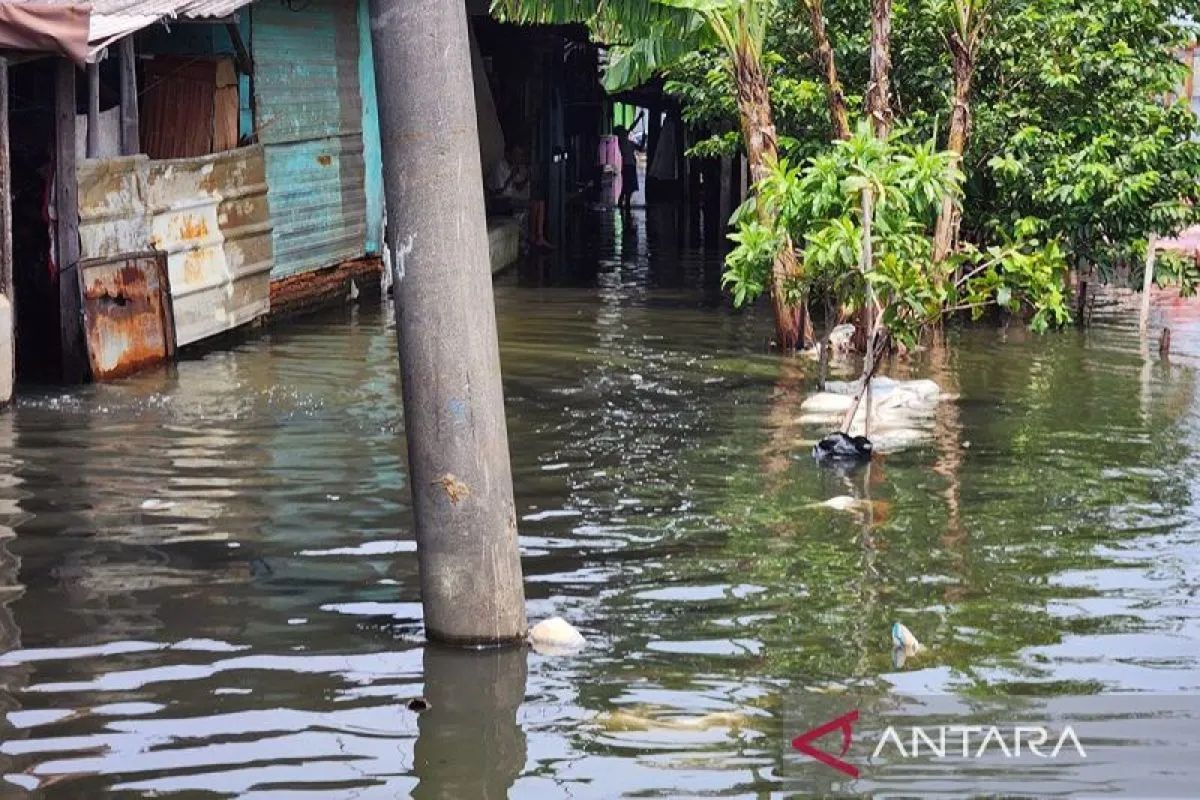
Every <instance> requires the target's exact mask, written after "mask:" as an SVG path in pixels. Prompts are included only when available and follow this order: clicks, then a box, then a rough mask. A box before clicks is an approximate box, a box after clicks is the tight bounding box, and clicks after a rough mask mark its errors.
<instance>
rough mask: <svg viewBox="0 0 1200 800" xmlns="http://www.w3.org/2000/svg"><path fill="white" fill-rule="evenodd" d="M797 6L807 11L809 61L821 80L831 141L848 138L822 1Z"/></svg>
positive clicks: (802, 1)
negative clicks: (810, 53) (811, 57)
mask: <svg viewBox="0 0 1200 800" xmlns="http://www.w3.org/2000/svg"><path fill="white" fill-rule="evenodd" d="M800 4H801V5H803V6H804V7H805V9H807V11H808V22H809V26H810V27H811V28H812V37H813V45H814V47H813V61H815V62H816V65H817V70H818V71H819V72H820V73H821V76H822V77H823V78H824V79H825V98H826V103H828V105H829V122H830V124H831V125H832V126H833V138H834V139H849V138H850V114H849V112H848V111H847V109H846V92H845V91H844V90H843V89H842V81H841V79H840V78H839V77H838V69H837V62H836V60H835V59H834V55H833V45H832V44H831V43H830V41H829V31H828V30H827V29H826V27H825V2H824V0H800Z"/></svg>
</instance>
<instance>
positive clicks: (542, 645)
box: [528, 617, 587, 656]
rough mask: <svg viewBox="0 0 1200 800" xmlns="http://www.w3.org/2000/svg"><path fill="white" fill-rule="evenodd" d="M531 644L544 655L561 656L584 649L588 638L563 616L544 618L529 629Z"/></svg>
mask: <svg viewBox="0 0 1200 800" xmlns="http://www.w3.org/2000/svg"><path fill="white" fill-rule="evenodd" d="M528 638H529V644H530V646H531V647H533V649H534V650H535V651H536V652H538V653H541V654H542V655H551V656H560V655H567V654H569V653H574V652H576V651H578V650H581V649H583V647H584V646H585V645H586V644H587V640H586V639H584V638H583V634H582V633H580V632H579V631H577V630H575V627H574V626H573V625H571V623H569V622H567V621H566V620H565V619H563V618H562V617H551V618H550V619H544V620H542V621H541V622H539V623H538V624H537V625H534V626H533V627H532V628H531V629H530V630H529V637H528Z"/></svg>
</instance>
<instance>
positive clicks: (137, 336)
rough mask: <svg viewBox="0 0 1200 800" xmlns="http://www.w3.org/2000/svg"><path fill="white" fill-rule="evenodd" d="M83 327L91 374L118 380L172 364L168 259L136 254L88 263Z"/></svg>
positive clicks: (83, 268)
mask: <svg viewBox="0 0 1200 800" xmlns="http://www.w3.org/2000/svg"><path fill="white" fill-rule="evenodd" d="M79 266H80V272H81V273H82V279H83V294H84V297H83V305H84V308H83V313H84V328H85V336H86V339H87V346H88V357H89V359H90V361H91V364H92V373H93V374H94V375H95V377H96V378H97V379H98V380H107V379H112V378H118V377H121V376H123V375H128V374H130V373H133V372H136V371H137V370H139V369H143V368H145V367H148V366H150V365H153V364H158V363H161V362H163V361H166V360H167V359H169V358H170V357H171V356H172V354H173V353H174V352H175V332H174V324H173V320H172V317H171V303H170V291H169V289H168V286H167V265H166V258H165V257H164V256H163V255H162V254H161V253H138V254H132V255H124V256H117V257H113V258H99V259H91V260H89V261H84V262H82V263H81V264H80V265H79Z"/></svg>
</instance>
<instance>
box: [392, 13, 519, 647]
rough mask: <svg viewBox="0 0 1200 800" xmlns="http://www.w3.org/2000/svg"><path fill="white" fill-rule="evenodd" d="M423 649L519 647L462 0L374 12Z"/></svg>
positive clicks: (509, 497)
mask: <svg viewBox="0 0 1200 800" xmlns="http://www.w3.org/2000/svg"><path fill="white" fill-rule="evenodd" d="M371 40H372V42H373V43H374V50H375V79H376V85H377V86H378V91H379V125H380V132H381V136H382V140H383V177H384V184H385V194H386V197H387V214H388V221H389V226H388V227H389V232H388V240H389V241H388V244H389V246H390V248H391V251H392V253H393V254H394V257H393V261H394V273H395V274H394V275H393V279H394V282H393V290H392V292H393V297H394V300H395V305H396V332H397V337H398V339H399V345H400V376H401V381H402V383H403V397H404V429H405V432H406V435H407V438H408V464H409V477H410V483H411V486H412V497H413V512H414V516H415V517H416V526H417V529H416V536H417V557H418V561H419V563H420V571H421V600H422V604H423V605H424V608H425V634H426V636H428V637H429V638H430V639H434V640H439V641H443V642H449V643H454V644H463V645H488V644H503V643H507V642H515V641H519V640H521V639H522V638H523V637H524V636H525V633H526V628H527V623H526V619H525V593H524V587H523V585H522V576H521V556H520V550H519V548H518V545H517V518H516V511H515V508H514V506H513V493H512V472H511V468H510V466H509V461H508V431H507V428H506V426H505V421H504V395H503V392H502V389H501V386H500V353H499V346H498V343H497V340H496V311H495V306H494V304H493V299H492V274H491V264H490V259H489V255H488V239H487V218H486V215H485V212H484V206H483V177H482V174H481V173H482V170H481V168H480V163H479V133H478V130H477V127H476V121H475V94H474V89H473V85H474V84H473V82H472V79H471V56H470V49H469V44H468V38H467V16H466V6H465V4H464V2H463V0H371Z"/></svg>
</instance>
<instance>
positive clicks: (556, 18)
mask: <svg viewBox="0 0 1200 800" xmlns="http://www.w3.org/2000/svg"><path fill="white" fill-rule="evenodd" d="M773 8H774V0H590V2H589V1H588V0H493V4H492V11H493V13H494V14H496V15H497V16H498V17H500V18H501V19H505V20H508V21H513V22H520V23H527V24H528V23H536V24H566V23H572V22H575V23H579V22H581V23H585V24H587V25H588V27H589V29H590V31H591V34H592V37H593V38H594V39H595V40H596V41H599V42H603V43H604V44H606V45H608V46H609V54H610V60H609V64H608V67H607V69H606V71H605V75H604V85H605V88H606V89H608V90H609V91H610V92H612V91H617V90H620V89H623V88H628V87H630V86H635V85H637V84H638V83H641V82H642V81H644V80H646V79H647V78H649V77H650V76H652V75H653V74H654V73H655V72H658V71H660V70H662V69H665V68H666V67H669V66H671V65H672V64H673V63H675V62H676V61H678V60H679V59H680V58H681V57H682V56H684V55H685V54H687V53H690V52H694V51H696V50H698V49H700V48H703V47H711V46H720V47H721V48H722V49H723V50H724V51H725V52H726V54H727V55H728V57H729V63H730V69H731V70H732V73H733V78H734V85H735V86H736V91H737V108H738V118H739V123H740V128H741V132H742V138H743V141H744V144H745V148H746V161H747V165H748V166H749V171H750V177H751V178H752V179H753V180H754V181H755V182H756V183H757V182H758V181H759V180H760V179H762V178H763V177H765V176H766V175H767V174H768V173H769V172H770V171H771V169H772V168H774V166H775V165H776V164H777V163H778V161H779V147H778V140H777V134H776V131H775V122H774V117H773V114H772V111H771V98H770V92H769V89H768V85H767V78H766V73H765V72H764V71H763V63H762V49H763V40H764V38H765V37H766V32H767V26H768V24H769V18H770V14H771V12H772V10H773ZM772 213H773V212H772V210H771V209H770V208H768V207H767V206H765V205H762V206H760V207H759V209H758V211H757V214H758V215H759V216H760V217H761V218H762V221H763V222H764V224H765V225H768V226H769V227H774V225H773V220H772V219H770V216H771V214H772ZM800 273H801V269H800V264H799V261H798V260H797V258H796V253H795V250H794V248H793V246H792V242H791V241H790V240H788V239H785V240H783V241H782V242H781V243H780V247H779V251H778V253H777V255H776V256H775V263H774V267H773V269H772V272H771V301H772V306H773V308H774V312H775V338H776V343H777V344H778V345H779V346H780V347H781V348H782V349H785V350H791V349H795V348H797V347H800V346H803V345H804V344H805V343H806V341H807V340H809V339H811V338H812V333H811V331H812V323H811V321H810V320H809V319H808V315H807V313H806V312H805V308H804V301H803V298H802V296H800V295H799V294H798V293H797V291H796V288H795V287H796V286H797V284H798V283H799V278H800Z"/></svg>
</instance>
